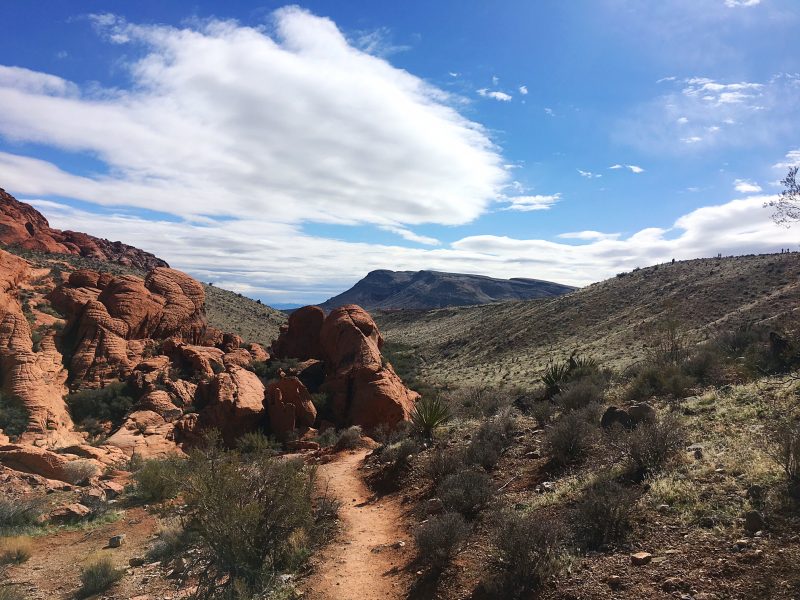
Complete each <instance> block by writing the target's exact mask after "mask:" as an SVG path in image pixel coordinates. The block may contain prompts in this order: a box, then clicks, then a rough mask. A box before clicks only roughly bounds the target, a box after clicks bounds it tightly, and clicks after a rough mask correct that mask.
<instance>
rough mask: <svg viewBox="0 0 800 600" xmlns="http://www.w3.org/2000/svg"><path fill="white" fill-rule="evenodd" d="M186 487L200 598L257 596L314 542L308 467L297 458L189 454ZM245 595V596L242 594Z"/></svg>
mask: <svg viewBox="0 0 800 600" xmlns="http://www.w3.org/2000/svg"><path fill="white" fill-rule="evenodd" d="M189 463H190V466H189V469H188V471H187V476H186V478H185V483H184V486H183V490H184V492H183V495H184V499H185V502H186V515H185V519H186V522H187V528H189V529H191V530H192V531H194V532H196V534H197V536H198V551H199V554H198V556H197V560H198V566H199V567H200V578H199V581H198V585H199V588H198V595H199V596H200V597H204V598H215V597H216V598H218V597H224V596H223V594H225V593H226V592H227V591H230V590H236V591H237V593H240V592H243V591H247V592H248V593H250V594H252V595H255V594H258V593H261V592H263V591H267V590H269V589H271V588H272V587H274V585H275V581H276V578H277V575H278V574H280V573H285V572H287V571H291V570H293V569H295V568H297V567H298V566H300V565H301V564H302V563H303V562H304V561H305V560H306V559H307V557H308V553H309V548H310V546H311V544H312V543H313V540H312V539H311V533H312V532H313V531H314V524H315V523H314V514H313V510H312V499H311V497H312V492H313V489H314V482H313V470H309V469H307V468H306V467H305V466H304V465H303V463H302V461H290V460H280V459H277V458H271V457H267V456H263V455H262V456H256V457H252V456H250V457H242V455H241V454H239V453H238V452H235V451H234V452H230V451H229V452H224V451H222V450H220V449H219V448H216V447H211V448H206V449H203V450H194V451H193V452H192V453H191V455H190V459H189ZM247 597H249V596H247Z"/></svg>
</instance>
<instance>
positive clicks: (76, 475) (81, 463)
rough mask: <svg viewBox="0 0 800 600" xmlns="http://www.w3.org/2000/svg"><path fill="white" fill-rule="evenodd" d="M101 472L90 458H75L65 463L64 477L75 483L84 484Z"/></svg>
mask: <svg viewBox="0 0 800 600" xmlns="http://www.w3.org/2000/svg"><path fill="white" fill-rule="evenodd" d="M98 474H99V469H98V468H97V465H95V464H94V463H93V462H92V461H90V460H73V461H70V462H68V463H67V464H66V465H64V479H65V480H66V481H67V482H69V483H71V484H73V485H84V484H86V483H88V481H89V480H90V479H91V478H92V477H95V476H97V475H98Z"/></svg>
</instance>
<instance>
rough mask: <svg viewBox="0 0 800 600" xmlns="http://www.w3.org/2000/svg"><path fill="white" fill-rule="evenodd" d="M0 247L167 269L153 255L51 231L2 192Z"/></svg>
mask: <svg viewBox="0 0 800 600" xmlns="http://www.w3.org/2000/svg"><path fill="white" fill-rule="evenodd" d="M0 243H3V244H6V245H8V246H16V247H18V248H23V249H25V250H38V251H40V252H48V253H54V254H73V255H77V256H83V257H87V258H93V259H95V260H100V261H107V262H117V263H121V264H124V265H129V266H131V267H136V268H138V269H141V270H143V271H149V270H150V269H154V268H156V267H168V266H169V265H168V264H167V263H166V262H165V261H163V260H161V259H160V258H158V257H156V256H155V255H153V254H150V253H149V252H145V251H143V250H140V249H139V248H134V247H133V246H129V245H127V244H123V243H122V242H110V241H108V240H105V239H102V238H97V237H94V236H92V235H88V234H86V233H80V232H77V231H60V230H58V229H53V228H52V227H50V223H48V222H47V219H46V218H45V217H44V216H43V215H42V214H41V213H40V212H39V211H38V210H36V209H35V208H33V207H32V206H31V205H30V204H25V203H24V202H20V201H19V200H17V199H16V198H14V197H13V196H12V195H11V194H9V193H7V192H6V191H5V190H3V189H0Z"/></svg>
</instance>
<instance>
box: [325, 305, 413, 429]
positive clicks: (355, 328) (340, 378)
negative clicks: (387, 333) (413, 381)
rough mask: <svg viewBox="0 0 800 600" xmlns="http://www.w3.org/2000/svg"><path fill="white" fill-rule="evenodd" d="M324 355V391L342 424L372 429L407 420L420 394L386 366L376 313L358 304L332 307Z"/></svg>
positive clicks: (326, 322)
mask: <svg viewBox="0 0 800 600" xmlns="http://www.w3.org/2000/svg"><path fill="white" fill-rule="evenodd" d="M320 343H321V345H322V349H323V352H324V354H325V370H326V377H325V383H324V384H323V386H322V389H323V390H324V391H327V392H328V393H329V394H331V396H332V397H331V405H332V408H333V412H334V415H335V417H336V419H337V421H339V423H340V424H341V425H361V426H362V427H364V428H365V429H367V430H369V429H372V428H374V427H376V426H378V425H380V424H386V425H396V424H397V423H399V422H400V421H403V420H408V419H409V417H410V414H411V411H412V409H413V407H414V403H415V402H416V401H417V399H418V398H419V394H417V393H416V392H413V391H411V390H409V389H408V388H407V387H406V386H405V385H403V382H402V381H401V379H400V377H398V376H397V374H396V373H395V372H394V369H392V367H391V365H390V364H388V363H386V364H384V362H383V360H382V358H381V352H380V349H381V347H382V346H383V338H382V337H381V335H380V332H379V331H378V327H377V325H376V324H375V321H373V320H372V317H370V316H369V314H368V313H367V312H366V311H365V310H364V309H362V308H361V307H359V306H356V305H354V304H351V305H347V306H342V307H340V308H337V309H336V310H334V311H332V312H331V314H330V315H328V317H327V318H326V319H325V322H324V324H323V326H322V330H321V332H320Z"/></svg>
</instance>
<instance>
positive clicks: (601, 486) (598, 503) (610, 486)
mask: <svg viewBox="0 0 800 600" xmlns="http://www.w3.org/2000/svg"><path fill="white" fill-rule="evenodd" d="M636 500H637V497H636V494H634V493H633V491H632V490H630V489H629V488H626V487H624V486H622V485H620V484H619V483H617V482H615V481H612V480H608V479H604V480H600V481H598V482H595V483H594V484H593V485H590V486H589V487H587V488H586V489H585V490H584V491H583V494H582V496H581V499H580V500H579V502H578V503H577V505H576V508H575V512H574V520H573V523H574V528H575V530H576V537H577V541H578V543H579V545H580V546H581V548H583V549H586V550H597V549H599V548H602V547H604V546H607V545H608V544H611V543H616V542H621V541H623V540H624V539H625V537H626V536H627V535H628V534H629V533H630V530H631V527H632V526H633V523H632V519H633V510H634V507H635V504H636Z"/></svg>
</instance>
